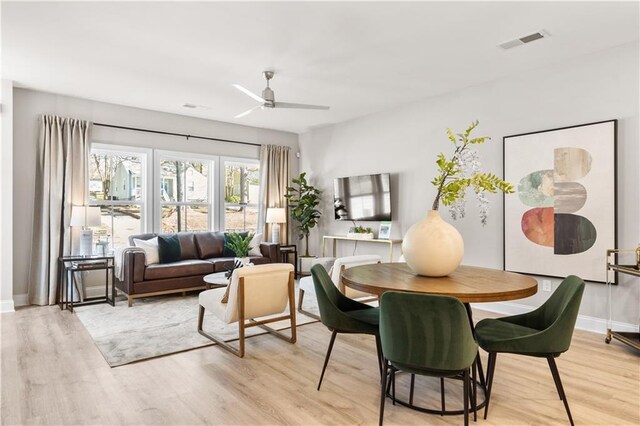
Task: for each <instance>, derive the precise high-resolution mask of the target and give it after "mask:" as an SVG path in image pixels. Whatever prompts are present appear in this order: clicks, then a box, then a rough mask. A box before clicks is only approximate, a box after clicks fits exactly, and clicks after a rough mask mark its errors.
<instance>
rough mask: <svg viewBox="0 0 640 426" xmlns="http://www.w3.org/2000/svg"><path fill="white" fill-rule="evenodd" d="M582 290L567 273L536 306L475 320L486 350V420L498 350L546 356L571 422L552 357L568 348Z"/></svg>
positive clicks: (579, 282) (477, 335)
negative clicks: (558, 284) (513, 312)
mask: <svg viewBox="0 0 640 426" xmlns="http://www.w3.org/2000/svg"><path fill="white" fill-rule="evenodd" d="M583 292H584V281H583V280H582V279H581V278H579V277H576V276H575V275H570V276H568V277H567V278H565V279H564V280H563V281H562V283H561V284H560V286H559V287H558V288H557V290H556V291H555V292H554V293H553V294H552V295H551V297H550V298H549V299H548V300H547V301H546V302H545V303H544V304H543V305H542V306H540V307H539V308H538V309H536V310H534V311H532V312H529V313H526V314H521V315H515V316H510V317H504V318H487V319H483V320H482V321H480V322H478V324H477V325H476V338H477V340H478V344H479V345H480V347H481V348H482V349H484V350H485V351H487V352H488V353H489V362H488V366H487V395H486V401H487V403H486V405H485V408H484V418H485V419H486V418H487V412H488V409H489V401H490V398H491V387H492V384H493V375H494V372H495V368H496V359H497V356H498V353H511V354H518V355H526V356H533V357H540V358H546V359H547V362H548V363H549V368H550V370H551V375H552V376H553V381H554V383H555V386H556V390H557V391H558V396H559V397H560V399H561V400H562V401H563V402H564V408H565V410H566V411H567V416H568V417H569V422H570V423H571V425H573V418H572V417H571V410H569V403H568V402H567V396H566V395H565V393H564V388H563V387H562V381H561V380H560V373H559V372H558V367H557V365H556V361H555V358H556V357H558V356H560V354H561V353H563V352H566V351H567V350H568V349H569V345H570V344H571V337H572V336H573V329H574V327H575V324H576V318H577V317H578V310H579V309H580V301H581V300H582V293H583Z"/></svg>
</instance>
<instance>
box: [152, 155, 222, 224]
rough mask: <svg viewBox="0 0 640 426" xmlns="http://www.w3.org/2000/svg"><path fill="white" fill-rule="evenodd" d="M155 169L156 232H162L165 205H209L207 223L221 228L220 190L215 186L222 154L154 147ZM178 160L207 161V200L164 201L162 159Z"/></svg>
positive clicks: (154, 208)
mask: <svg viewBox="0 0 640 426" xmlns="http://www.w3.org/2000/svg"><path fill="white" fill-rule="evenodd" d="M153 151H154V160H153V164H154V170H153V200H154V201H153V210H154V225H153V230H154V232H156V233H162V207H163V206H165V205H171V206H194V205H200V206H207V215H208V218H207V225H208V229H209V230H215V229H220V227H219V214H218V212H216V206H215V204H216V201H217V200H216V196H217V195H218V193H219V191H218V190H217V189H216V188H215V186H214V185H215V179H214V178H215V177H216V176H217V174H218V173H217V171H218V170H219V169H220V156H218V155H209V154H199V153H195V152H179V151H169V150H161V149H154V150H153ZM166 160H177V161H191V162H207V163H208V167H209V169H210V170H209V171H208V176H207V200H208V201H207V202H196V201H179V202H163V201H162V197H161V194H160V186H161V185H160V183H161V179H162V168H161V163H162V161H166Z"/></svg>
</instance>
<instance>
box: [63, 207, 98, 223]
mask: <svg viewBox="0 0 640 426" xmlns="http://www.w3.org/2000/svg"><path fill="white" fill-rule="evenodd" d="M100 223H101V222H100V207H89V206H73V208H72V209H71V223H70V225H71V226H99V225H100Z"/></svg>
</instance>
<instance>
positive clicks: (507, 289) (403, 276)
mask: <svg viewBox="0 0 640 426" xmlns="http://www.w3.org/2000/svg"><path fill="white" fill-rule="evenodd" d="M342 282H343V284H344V285H346V286H348V287H351V288H354V289H356V290H360V291H364V292H365V293H371V294H375V295H378V296H380V295H382V293H384V292H385V291H407V292H412V293H425V294H439V295H443V296H453V297H456V298H458V299H459V300H460V301H461V302H462V303H465V304H468V303H476V302H502V301H505V300H515V299H522V298H525V297H528V296H531V295H534V294H536V292H537V291H538V282H537V281H536V280H535V279H534V278H532V277H530V276H526V275H521V274H516V273H513V272H505V271H501V270H497V269H489V268H480V267H477V266H464V265H461V266H459V267H458V269H456V270H455V271H453V272H452V273H451V274H449V275H447V276H445V277H423V276H421V275H416V274H415V273H414V272H413V271H412V270H411V269H409V266H407V264H406V263H375V264H371V265H362V266H354V267H352V268H349V269H346V270H345V271H344V272H342Z"/></svg>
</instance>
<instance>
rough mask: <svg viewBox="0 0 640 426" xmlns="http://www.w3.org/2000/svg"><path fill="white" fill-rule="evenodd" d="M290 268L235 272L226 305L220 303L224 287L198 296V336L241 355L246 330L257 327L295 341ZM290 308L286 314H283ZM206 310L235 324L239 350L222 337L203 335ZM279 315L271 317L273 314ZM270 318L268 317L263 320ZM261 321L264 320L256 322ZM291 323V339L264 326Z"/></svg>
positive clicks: (283, 265)
mask: <svg viewBox="0 0 640 426" xmlns="http://www.w3.org/2000/svg"><path fill="white" fill-rule="evenodd" d="M294 285H295V284H294V272H293V265H291V264H288V263H278V264H269V265H256V266H251V267H245V268H240V269H236V270H235V271H234V272H233V275H232V276H231V283H230V284H229V286H230V288H229V299H228V303H222V302H221V300H222V297H223V295H224V293H225V291H226V288H216V289H213V290H206V291H203V292H202V293H200V296H199V303H200V311H199V313H198V333H200V334H202V335H203V336H205V337H207V338H208V339H210V340H212V341H214V342H216V343H217V344H219V345H220V346H222V347H223V348H225V349H227V350H228V351H230V352H231V353H233V354H235V355H237V356H239V357H240V358H242V357H243V356H244V338H245V329H246V328H248V327H254V326H258V327H261V328H263V329H265V330H267V331H268V332H269V333H271V334H273V335H275V336H277V337H279V338H281V339H283V340H286V341H287V342H290V343H295V342H296V311H295V286H294ZM287 304H288V306H289V313H285V310H286V308H287ZM205 309H207V310H209V311H211V312H213V314H214V315H215V316H217V317H218V318H219V319H221V320H222V321H223V322H225V323H226V324H231V323H234V322H237V323H238V332H239V339H238V342H239V348H238V349H236V348H234V347H233V346H231V345H229V344H228V343H226V342H225V341H223V340H222V339H221V338H218V337H215V336H212V335H210V334H208V333H205V332H204V331H203V329H202V323H203V320H204V312H205ZM277 314H283V315H278V316H276V317H272V315H277ZM266 316H271V317H269V318H263V317H266ZM256 318H263V319H256ZM283 320H290V321H291V337H289V336H287V335H285V334H283V333H280V332H278V331H276V330H274V329H273V328H271V327H268V326H266V325H265V324H269V323H272V322H276V321H283Z"/></svg>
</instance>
